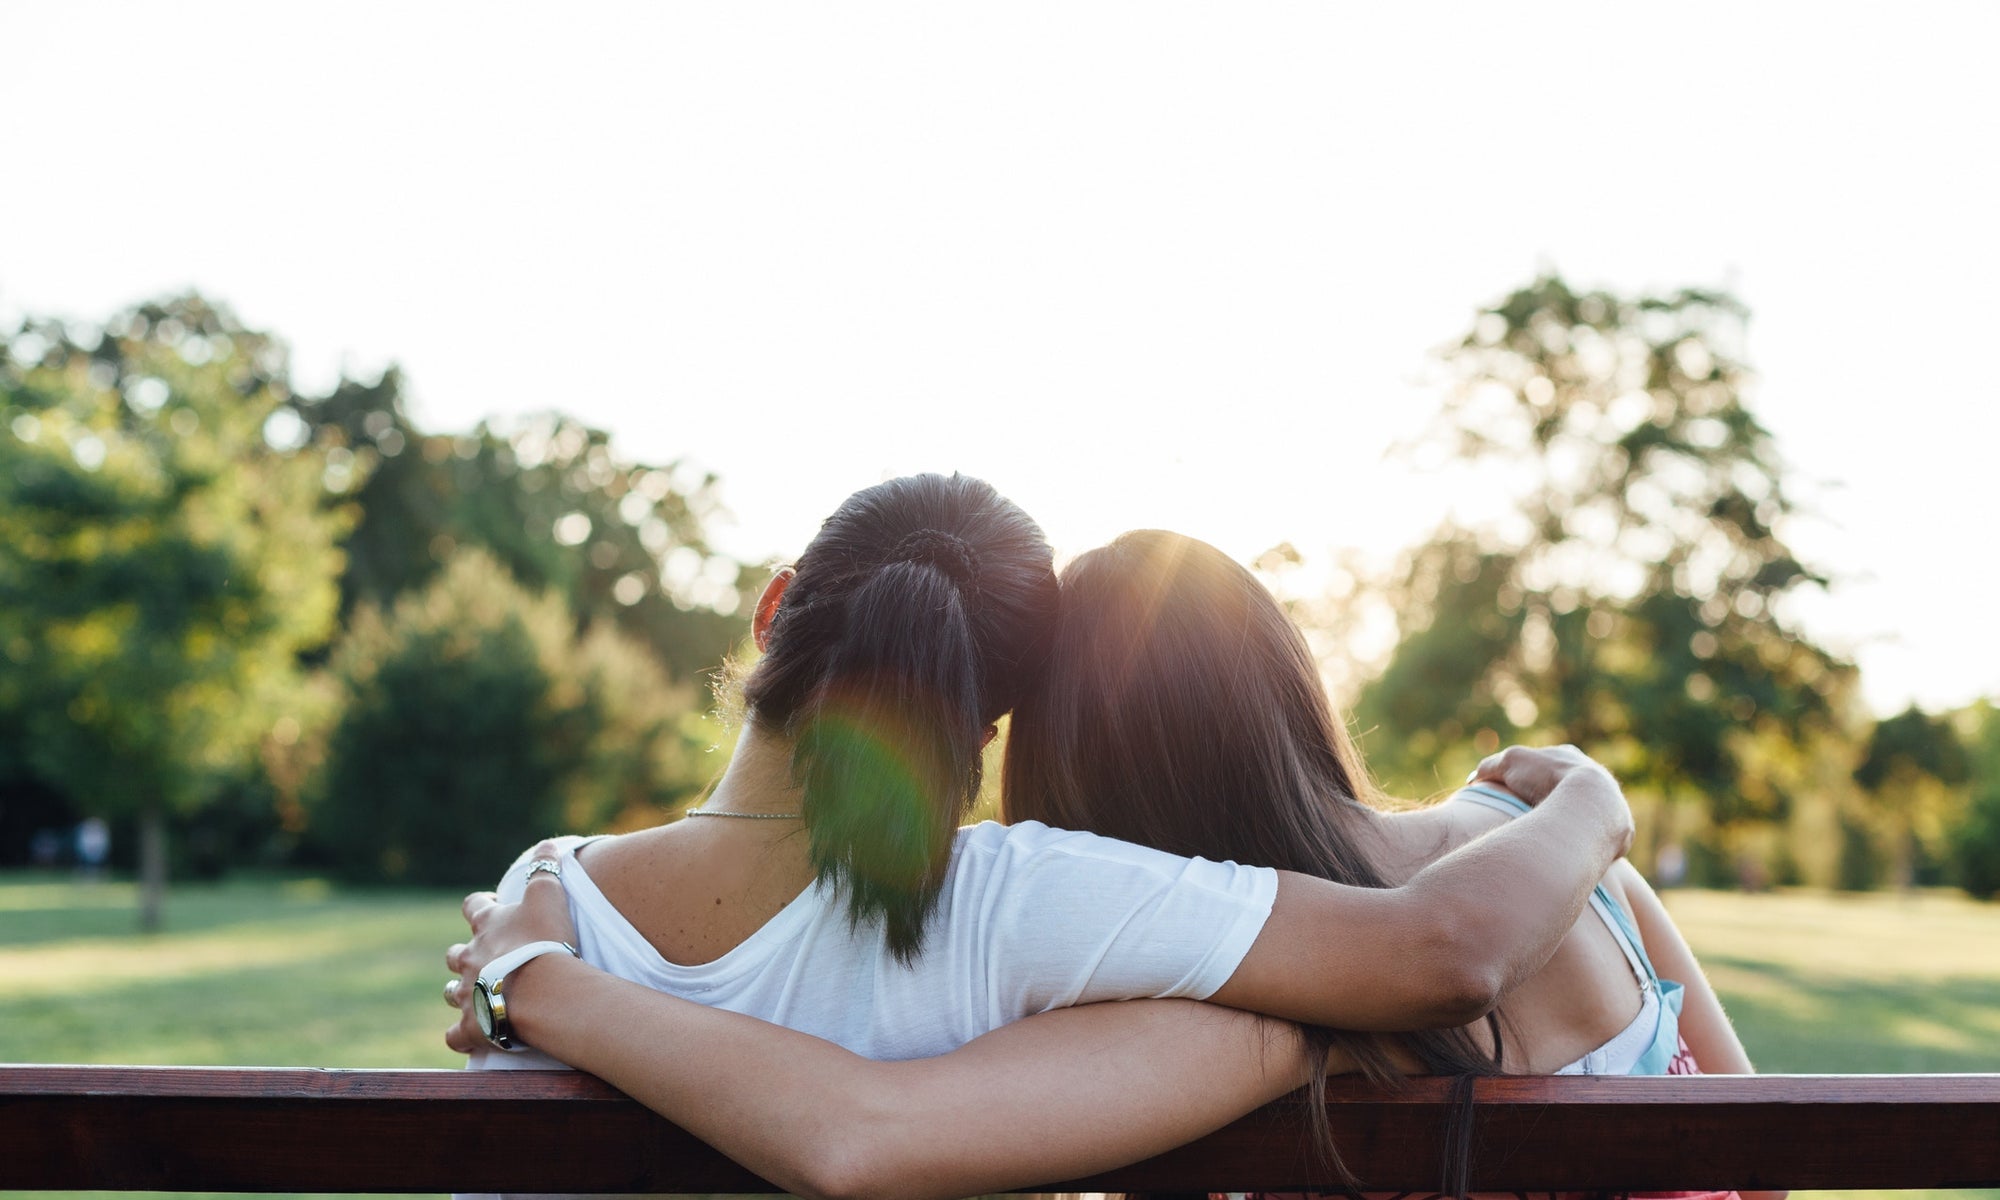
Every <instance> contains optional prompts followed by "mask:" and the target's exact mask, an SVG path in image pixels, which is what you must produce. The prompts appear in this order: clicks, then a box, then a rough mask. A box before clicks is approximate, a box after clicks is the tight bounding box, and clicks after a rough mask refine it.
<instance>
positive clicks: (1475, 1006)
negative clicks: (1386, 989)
mask: <svg viewBox="0 0 2000 1200" xmlns="http://www.w3.org/2000/svg"><path fill="white" fill-rule="evenodd" d="M1422 952H1423V954H1424V956H1425V965H1426V967H1427V970H1426V971H1424V972H1422V974H1424V975H1425V976H1426V977H1427V978H1428V981H1429V983H1428V992H1427V996H1426V1002H1425V1003H1424V1005H1423V1006H1422V1014H1423V1015H1424V1016H1425V1017H1426V1018H1428V1019H1427V1021H1426V1024H1428V1025H1430V1026H1432V1027H1434V1028H1441V1029H1442V1028H1449V1027H1452V1026H1457V1025H1469V1024H1471V1023H1472V1022H1474V1021H1477V1020H1479V1019H1480V1018H1481V1017H1483V1016H1485V1015H1486V1014H1487V1013H1489V1012H1492V1011H1493V1010H1494V1009H1495V1008H1497V1007H1499V1005H1500V998H1501V997H1502V996H1503V995H1505V994H1506V991H1507V985H1508V975H1507V963H1506V961H1505V960H1504V959H1503V958H1502V957H1501V956H1500V955H1499V954H1498V953H1497V951H1496V949H1495V942H1494V939H1493V937H1492V935H1491V931H1488V930H1485V929H1482V928H1481V927H1480V924H1479V923H1478V922H1476V921H1475V922H1466V921H1455V922H1440V923H1439V925H1438V926H1437V928H1436V932H1435V936H1434V937H1433V938H1431V939H1429V940H1428V941H1427V942H1426V943H1425V946H1424V950H1423V951H1422Z"/></svg>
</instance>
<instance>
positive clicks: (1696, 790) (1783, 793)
mask: <svg viewBox="0 0 2000 1200" xmlns="http://www.w3.org/2000/svg"><path fill="white" fill-rule="evenodd" d="M1746 321H1747V314H1746V313H1745V311H1744V310H1743V308H1742V306H1741V305H1740V304H1739V303H1737V301H1736V300H1735V299H1734V298H1733V297H1731V296H1729V295H1728V294H1726V293H1722V292H1715V291H1702V290H1682V291H1678V292H1672V293H1667V294H1661V295H1646V296H1636V297H1630V296H1618V295H1612V294H1609V293H1605V292H1588V291H1577V290H1575V289H1573V288H1571V287H1570V286H1569V285H1568V284H1566V283H1565V282H1564V281H1563V280H1561V279H1559V278H1556V277H1553V276H1550V277H1545V278H1541V279H1538V280H1536V281H1534V282H1533V283H1531V284H1530V285H1528V286H1527V287H1524V288H1522V289H1520V290H1518V291H1516V292H1515V293H1514V294H1512V295H1510V296H1508V297H1507V298H1505V299H1504V300H1503V301H1501V302H1500V303H1499V304H1496V305H1494V306H1493V307H1491V308H1489V309H1486V310H1484V311H1482V312H1480V313H1479V314H1478V315H1477V318H1476V320H1475V322H1474V323H1473V326H1472V328H1471V330H1470V331H1469V332H1468V333H1467V334H1466V335H1465V336H1464V337H1463V338H1461V339H1460V340H1459V341H1457V342H1456V343H1454V344H1453V345H1452V346H1450V347H1449V348H1448V349H1447V351H1446V352H1445V354H1444V356H1443V364H1444V367H1445V370H1446V372H1447V374H1448V384H1449V386H1448V388H1447V402H1446V404H1445V406H1444V409H1443V411H1442V413H1441V415H1440V417H1439V420H1438V422H1437V424H1436V426H1435V428H1434V429H1433V431H1432V432H1431V434H1430V435H1429V436H1428V437H1427V438H1426V439H1424V441H1423V442H1422V444H1421V445H1420V446H1419V447H1417V452H1418V453H1419V455H1423V456H1428V457H1429V458H1431V459H1433V460H1435V461H1436V462H1438V463H1439V464H1441V465H1448V466H1449V469H1451V470H1453V471H1455V472H1459V473H1462V474H1464V475H1467V476H1469V477H1470V478H1472V479H1474V480H1475V481H1477V482H1478V483H1479V484H1480V485H1481V486H1482V487H1483V488H1484V489H1485V490H1486V491H1487V493H1488V494H1489V495H1490V496H1491V497H1492V498H1493V503H1492V504H1491V505H1490V506H1489V507H1490V509H1491V513H1490V514H1489V515H1487V516H1485V517H1483V518H1476V517H1459V518H1454V519H1452V520H1451V521H1448V522H1447V523H1446V524H1444V525H1442V526H1440V527H1439V528H1438V529H1437V530H1436V531H1435V533H1434V534H1433V535H1432V536H1431V537H1429V538H1428V539H1427V540H1425V542H1424V543H1423V544H1421V545H1419V546H1417V547H1415V548H1413V549H1411V550H1410V551H1408V552H1407V553H1406V554H1405V555H1403V556H1402V558H1401V559H1400V561H1398V562H1397V563H1396V564H1394V565H1393V567H1392V568H1390V569H1387V570H1377V571H1372V572H1371V571H1367V570H1365V569H1363V568H1361V567H1358V566H1357V567H1355V568H1354V574H1353V577H1354V578H1358V579H1359V582H1360V584H1361V586H1360V587H1359V588H1358V589H1345V590H1343V591H1342V593H1341V594H1339V595H1334V596H1328V597H1325V598H1323V599H1321V600H1318V601H1311V602H1302V603H1300V604H1298V605H1296V606H1295V611H1296V613H1297V614H1298V615H1299V616H1300V618H1301V620H1302V621H1304V622H1305V623H1307V624H1308V625H1309V626H1317V627H1318V629H1319V630H1320V632H1321V633H1322V634H1323V635H1325V636H1324V637H1323V638H1322V641H1323V642H1324V643H1326V644H1329V645H1332V646H1335V647H1337V648H1338V649H1337V650H1336V652H1345V651H1346V648H1347V647H1348V646H1349V645H1351V644H1352V642H1351V639H1350V638H1348V637H1346V636H1345V635H1346V634H1348V633H1349V632H1351V630H1352V629H1353V628H1354V627H1355V626H1356V625H1357V624H1359V623H1361V622H1365V621H1367V620H1370V619H1374V618H1377V617H1379V618H1382V619H1386V620H1387V621H1389V622H1391V623H1392V624H1393V627H1394V630H1395V633H1396V636H1395V638H1394V639H1393V649H1392V650H1390V651H1388V652H1387V653H1386V655H1385V656H1384V657H1383V659H1382V661H1380V662H1377V663H1374V664H1370V665H1371V666H1372V669H1373V673H1372V676H1371V677H1370V678H1369V679H1368V681H1367V682H1366V684H1365V686H1363V687H1361V688H1360V690H1359V692H1358V695H1357V697H1356V698H1355V706H1354V707H1355V715H1356V723H1357V727H1358V729H1359V732H1360V737H1361V744H1362V746H1363V749H1364V750H1365V751H1366V753H1367V755H1368V758H1369V761H1370V762H1371V764H1372V765H1373V766H1374V769H1375V770H1376V772H1377V774H1378V776H1379V777H1380V779H1381V781H1382V782H1383V783H1384V784H1385V785H1386V787H1387V789H1388V790H1389V791H1391V792H1392V793H1400V794H1405V795H1427V794H1432V793H1435V792H1438V791H1440V790H1442V789H1443V787H1444V786H1445V785H1446V783H1447V782H1448V781H1451V780H1453V779H1456V778H1462V777H1463V775H1464V773H1465V771H1466V770H1467V769H1468V768H1469V767H1470V766H1471V765H1472V763H1473V762H1474V761H1476V759H1477V758H1478V757H1479V756H1481V755H1483V754H1485V753H1489V752H1491V751H1492V750H1494V749H1497V748H1498V747H1499V746H1501V745H1502V744H1506V743H1511V742H1516V741H1528V742H1545V741H1570V742H1575V743H1578V744H1580V745H1582V746H1585V747H1587V748H1588V749H1589V750H1590V751H1591V752H1592V753H1593V754H1596V755H1597V756H1599V757H1600V758H1602V759H1604V760H1605V761H1606V762H1607V763H1608V764H1609V765H1610V766H1612V768H1613V769H1614V770H1616V771H1617V772H1618V774H1619V775H1620V777H1621V778H1622V779H1623V780H1624V781H1625V782H1626V785H1627V791H1628V794H1629V795H1630V796H1631V797H1632V799H1633V802H1634V807H1635V810H1636V811H1637V813H1638V816H1639V818H1640V838H1639V843H1638V846H1637V847H1636V849H1635V855H1634V856H1635V858H1636V859H1637V860H1638V861H1639V862H1640V864H1641V865H1642V866H1643V867H1645V868H1647V869H1648V870H1649V871H1651V872H1652V873H1654V874H1655V875H1656V876H1664V877H1665V878H1666V881H1668V882H1673V881H1676V880H1678V879H1680V878H1685V879H1687V880H1689V881H1691V882H1696V883H1703V884H1721V885H1738V884H1743V885H1750V886H1762V885H1766V884H1772V883H1780V884H1782V883H1793V882H1806V883H1814V884H1820V885H1833V886H1841V887H1850V888H1868V887H1875V886H1879V885H1881V884H1885V883H1894V884H1899V885H1910V884H1929V883H1941V882H1953V883H1957V884H1959V885H1961V886H1963V887H1965V888H1966V889H1967V890H1968V891H1970V892H1972V893H1973V894H1975V895H1979V896H1985V897H1990V896H1993V895H1994V894H1996V893H2000V718H1996V716H1995V712H1994V709H1993V707H1992V705H1991V704H1989V703H1984V702H1982V703H1980V704H1978V705H1974V706H1972V707H1969V708H1966V709H1963V710H1960V711H1958V712H1953V713H1944V714H1927V713H1924V712H1921V711H1919V710H1916V709H1914V708H1913V709H1911V710H1909V711H1907V712H1905V713H1902V714H1899V715H1897V716H1894V717H1890V718H1887V719H1884V720H1881V721H1879V722H1878V721H1875V720H1873V719H1872V718H1871V717H1870V716H1869V715H1868V713H1867V712H1866V711H1865V709H1864V708H1863V706H1862V704H1861V702H1860V699H1859V689H1858V680H1857V676H1856V672H1855V670H1854V668H1853V667H1852V665H1851V664H1849V663H1847V662H1844V661H1843V660H1841V659H1840V658H1839V656H1837V655H1835V654H1833V653H1830V652H1829V651H1827V650H1826V649H1825V648H1823V647H1820V646H1818V645H1815V644H1814V643H1813V642H1812V641H1811V640H1810V639H1809V638H1807V637H1805V636H1803V635H1802V634H1801V633H1800V631H1799V630H1798V629H1797V627H1796V626H1795V624H1794V623H1793V622H1792V621H1791V620H1790V619H1788V616H1787V611H1788V600H1789V598H1790V597H1793V596H1795V595H1796V594H1798V593H1800V592H1801V591H1804V590H1807V589H1813V588H1820V587H1824V586H1826V584H1827V579H1826V577H1825V576H1824V575H1823V574H1821V573H1820V572H1818V571H1816V570H1815V569H1813V568H1812V567H1811V566H1809V565H1807V564H1804V563H1802V562H1801V561H1800V560H1799V558H1798V556H1797V555H1796V554H1794V552H1793V551H1792V549H1791V547H1790V545H1789V543H1788V541H1787V540H1786V531H1787V528H1788V524H1789V522H1790V519H1791V518H1792V516H1793V514H1794V512H1795V510H1796V505H1795V501H1794V498H1793V495H1792V492H1791V490H1790V488H1789V487H1788V479H1787V476H1786V472H1785V468H1784V464H1783V462H1782V460H1781V459H1780V457H1779V455H1778V453H1777V451H1776V448H1775V447H1774V445H1773V444H1772V439H1771V436H1770V434H1769V433H1768V432H1767V431H1766V430H1765V429H1764V428H1763V427H1762V426H1761V425H1760V424H1759V423H1758V421H1757V420H1756V418H1755V416H1754V415H1753V414H1752V412H1751V410H1750V408H1749V406H1748V403H1747V399H1746V395H1745V392H1746V387H1747V385H1748V381H1749V371H1748V367H1747V365H1746V363H1745V356H1744V351H1743V335H1744V327H1745V324H1746ZM403 386H404V385H403V380H402V377H401V375H400V374H399V373H398V372H397V371H396V370H394V369H391V370H389V371H387V372H386V373H384V374H383V375H382V376H381V377H380V378H379V379H377V380H375V381H374V382H372V383H370V382H365V381H358V380H343V381H341V382H340V383H339V384H338V385H337V386H335V387H334V388H333V389H332V390H331V391H330V392H328V393H327V394H325V395H300V394H297V393H296V392H295V391H294V390H293V388H292V386H291V381H290V377H289V368H288V364H287V361H286V355H285V350H284V347H283V345H282V344H281V343H279V342H277V341H276V340H274V339H272V338H271V337H269V336H267V335H264V334H262V333H259V332H256V331H253V330H247V329H245V328H243V327H242V325H241V324H240V323H239V322H238V321H237V320H236V319H235V318H234V317H233V316H232V315H231V314H230V313H229V312H227V311H226V310H224V309H222V308H220V307H218V306H216V305H213V304H210V303H208V302H207V301H204V300H203V299H201V298H200V297H196V296H188V297H183V298H180V299H175V300H170V301H166V302H163V303H157V304H149V305H143V306H140V307H137V308H134V309H131V310H129V311H126V312H122V313H119V314H117V315H115V316H114V317H113V318H112V319H111V320H109V321H108V322H106V323H105V324H104V325H103V326H102V327H92V328H82V327H77V326H73V325H66V324H63V323H60V322H55V321H49V320H37V319H29V320H26V321H24V322H23V323H22V324H21V325H20V327H19V328H17V329H15V330H14V331H12V332H11V333H0V865H6V864H14V863H19V862H22V861H26V860H29V859H31V858H32V857H33V855H34V854H35V853H36V844H37V841H38V838H39V840H40V841H41V842H42V847H41V848H42V849H43V850H47V849H48V848H49V847H48V842H47V838H48V836H49V835H50V834H52V833H58V832H66V831H68V830H70V829H72V828H74V827H75V825H76V823H77V822H78V821H79V820H81V819H82V818H84V817H90V816H95V817H103V818H106V819H108V820H109V821H110V822H111V823H112V828H113V830H114V835H115V836H114V845H115V846H116V847H118V853H119V855H120V859H121V861H122V862H123V863H126V864H134V865H137V866H138V867H139V868H140V873H141V877H142V879H143V880H144V881H145V883H146V886H145V888H144V889H143V891H144V895H145V897H146V901H145V904H144V911H145V913H146V914H147V916H146V918H145V919H146V920H148V921H157V914H158V905H159V897H160V894H161V889H162V888H163V887H164V883H165V879H166V877H167V874H168V868H169V864H170V863H178V864H179V867H180V869H182V870H184V871H190V872H194V873H198V874H213V873H218V872H220V871H223V870H225V869H228V868H230V867H234V866H240V865H305V866H311V867H314V868H319V869H328V870H331V871H333V872H335V873H337V874H339V875H341V876H343V877H346V878H349V879H355V880H371V881H386V882H415V883H433V884H439V885H445V886H451V887H466V886H472V885H477V884H484V883H487V882H489V881H490V880H491V879H492V877H493V875H494V873H495V872H496V871H497V870H498V868H499V866H500V865H501V864H502V863H504V862H505V861H506V860H507V859H508V858H509V857H510V856H511V855H512V854H514V853H515V852H516V851H518V849H519V848H520V847H522V846H524V845H526V844H527V843H528V842H530V841H532V840H533V839H534V838H535V837H538V836H541V835H542V834H544V833H548V832H551V831H555V830H563V829H587V828H602V827H614V828H615V827H621V826H630V825H636V824H641V823H650V822H652V821H655V820H657V819H658V818H659V816H660V815H661V813H662V812H663V811H664V810H666V809H669V808H671V807H673V806H676V805H679V804H682V803H684V802H686V801H687V800H688V799H690V798H691V797H692V796H693V795H694V794H695V793H697V792H698V790H699V789H700V788H701V787H702V786H704V785H705V783H706V781H707V776H708V775H709V774H711V773H712V771H713V769H714V766H715V765H716V764H717V762H718V759H716V758H715V757H712V756H710V755H709V753H708V752H709V751H710V750H711V748H712V747H713V745H714V743H715V742H716V740H717V739H718V737H720V736H721V734H720V732H719V731H718V730H717V728H716V727H715V726H714V725H713V724H712V723H711V722H710V721H709V720H708V718H707V715H706V710H707V708H708V702H707V697H706V688H705V678H704V677H705V674H706V673H707V672H708V671H709V669H710V668H712V667H713V666H714V665H716V663H717V662H718V661H719V660H720V658H721V657H722V656H723V654H724V653H725V652H726V651H728V650H729V649H730V648H731V647H732V646H733V645H734V643H736V642H737V641H738V640H739V639H740V637H741V635H742V633H743V631H744V620H743V617H742V616H741V611H742V609H743V608H744V607H745V599H746V598H745V597H744V596H743V595H742V594H741V591H740V589H741V588H742V587H743V586H744V580H743V579H742V572H743V569H744V568H743V566H742V564H739V563H736V562H734V561H731V560H730V559H728V558H726V557H725V556H722V555H720V554H717V553H716V552H715V551H714V550H713V549H712V547H711V546H710V545H709V544H708V542H707V540H706V536H705V530H706V529H707V527H708V525H709V523H710V522H711V521H712V520H713V519H714V518H715V517H716V516H717V514H718V512H719V501H718V498H717V490H716V480H715V479H714V478H713V477H711V476H706V475H702V474H698V473H694V472H691V471H690V470H689V469H688V468H686V467H685V466H684V465H682V464H677V463H666V464H660V465H647V464H640V463H634V462H629V461H626V460H625V459H623V458H621V457H619V456H618V455H617V454H616V453H615V452H614V451H613V449H612V447H611V444H610V441H609V438H608V437H607V435H606V434H605V433H603V432H602V431H598V430H593V429H590V428H587V427H586V426H584V425H582V424H580V423H579V422H577V421H575V420H573V419H571V418H568V417H565V416H563V415H561V414H559V413H554V412H551V413H548V414H545V415H543V416H540V417H538V418H535V419H532V420H529V421H527V422H525V423H522V424H520V425H518V426H514V427H510V428H509V429H507V430H505V431H500V430H496V429H493V428H490V427H488V426H484V425H482V426H481V427H479V428H477V429H475V430H473V431H472V432H470V433H466V434H460V435H448V434H439V433H427V432H424V431H423V430H420V429H418V428H416V427H415V425H414V424H413V423H412V421H411V420H410V417H409V415H408V413H407V411H406V408H405V404H404V399H403ZM1281 550H1283V551H1284V552H1283V553H1278V552H1274V554H1273V555H1272V556H1270V557H1269V558H1268V559H1267V561H1266V562H1265V563H1264V564H1263V565H1264V566H1266V567H1267V568H1273V567H1276V566H1279V565H1281V564H1282V562H1283V561H1284V560H1287V559H1290V560H1291V561H1296V558H1297V556H1296V554H1295V553H1293V552H1290V551H1289V548H1281Z"/></svg>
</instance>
